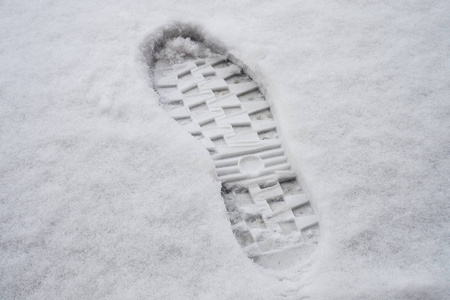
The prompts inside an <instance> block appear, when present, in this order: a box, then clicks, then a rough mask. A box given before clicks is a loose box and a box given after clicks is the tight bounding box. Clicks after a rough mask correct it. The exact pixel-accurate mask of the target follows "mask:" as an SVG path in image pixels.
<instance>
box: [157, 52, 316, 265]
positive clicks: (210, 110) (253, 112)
mask: <svg viewBox="0 0 450 300" xmlns="http://www.w3.org/2000/svg"><path fill="white" fill-rule="evenodd" d="M154 80H155V81H154V86H155V90H156V91H157V92H158V94H159V95H160V102H161V104H162V105H163V107H164V108H165V109H166V110H167V111H168V113H169V115H170V116H171V117H172V118H174V119H175V120H177V121H178V122H179V123H180V124H181V125H183V126H184V127H185V129H186V130H187V131H188V132H190V133H191V134H192V135H194V136H195V137H197V138H198V139H199V140H200V142H201V143H202V144H203V145H204V146H205V148H206V149H207V150H208V151H209V152H210V154H211V157H212V159H213V162H214V165H215V169H216V174H217V177H218V179H219V180H220V181H221V182H222V186H223V188H222V196H223V198H224V201H225V206H226V208H227V212H228V216H229V219H230V223H231V227H232V230H233V233H234V235H235V236H236V239H237V240H238V242H239V243H240V244H241V246H242V247H243V248H244V250H245V251H246V253H247V255H248V256H249V257H251V258H253V259H254V260H255V261H258V258H260V257H263V256H267V255H270V254H273V253H278V252H282V251H284V250H287V249H292V248H295V247H302V246H305V245H310V246H311V245H315V244H317V239H318V235H319V232H318V220H317V218H316V216H315V214H314V211H313V209H312V207H311V205H310V202H309V198H308V196H307V195H306V194H305V193H304V192H303V191H302V189H301V187H300V185H299V183H298V181H297V179H296V175H295V173H294V172H293V171H292V170H291V166H290V164H289V162H288V160H287V157H286V156H285V153H284V150H283V147H282V143H281V141H280V139H279V138H278V133H277V128H276V125H275V122H274V120H273V115H272V113H271V110H270V105H269V103H268V102H267V101H266V99H265V97H264V95H263V94H262V93H261V91H260V88H259V87H258V84H257V83H256V82H254V81H253V80H252V79H251V78H250V77H249V76H248V75H247V74H245V73H244V72H243V70H242V69H241V68H240V67H238V66H237V65H236V64H234V63H233V62H231V61H230V59H229V57H227V56H224V55H218V54H212V55H211V56H210V57H207V58H203V59H191V60H186V61H185V62H183V63H181V64H174V65H167V63H166V62H157V63H156V67H155V77H154Z"/></svg>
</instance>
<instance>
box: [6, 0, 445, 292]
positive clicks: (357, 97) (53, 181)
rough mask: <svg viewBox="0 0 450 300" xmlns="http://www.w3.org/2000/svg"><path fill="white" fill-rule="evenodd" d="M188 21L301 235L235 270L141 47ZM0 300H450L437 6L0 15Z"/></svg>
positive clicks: (63, 8) (224, 227)
mask: <svg viewBox="0 0 450 300" xmlns="http://www.w3.org/2000/svg"><path fill="white" fill-rule="evenodd" d="M172 21H180V22H194V23H195V24H196V25H198V26H200V28H202V29H203V30H204V31H205V32H206V34H207V35H208V36H209V37H212V38H215V39H217V40H218V41H220V42H222V43H223V44H224V45H225V46H226V47H227V48H228V50H229V51H230V53H232V54H233V55H235V56H236V57H237V58H238V59H240V60H241V61H242V62H244V63H246V64H247V65H248V66H249V67H250V68H251V69H252V70H253V71H254V72H255V74H256V75H255V76H256V77H257V78H256V79H257V80H258V81H259V82H260V83H262V84H263V85H264V87H265V89H266V90H267V93H268V99H269V101H270V102H271V104H272V105H273V111H274V113H275V117H276V118H277V119H278V121H279V125H280V127H281V130H282V131H281V132H282V134H283V139H284V141H285V143H286V146H287V147H288V149H289V152H290V154H291V155H290V158H291V159H292V160H293V162H294V165H295V169H296V171H297V172H298V173H299V175H300V177H301V180H302V181H303V185H304V188H305V189H306V190H307V191H308V192H309V193H310V195H311V197H312V200H313V204H314V206H315V208H316V211H317V214H318V216H319V217H320V225H321V238H320V243H319V247H318V249H317V251H316V252H315V254H314V255H313V256H312V257H311V259H310V260H309V261H308V263H307V264H306V265H299V264H297V263H296V262H295V261H293V262H292V268H290V269H288V270H284V271H272V270H268V269H264V268H262V267H260V266H258V265H257V264H255V263H253V262H252V261H251V260H249V259H248V258H247V257H246V256H245V254H244V252H243V250H242V249H241V248H240V246H239V245H238V244H237V241H236V240H235V238H234V236H233V234H232V232H231V230H230V224H229V222H228V219H227V216H226V213H225V208H224V205H223V201H222V198H221V196H220V183H219V182H217V181H216V179H215V177H214V169H213V165H212V162H211V160H210V157H209V155H208V152H207V151H206V150H205V149H204V148H203V147H202V146H201V145H200V143H199V142H197V141H196V140H195V139H194V138H193V137H191V136H190V135H189V134H188V133H186V132H184V131H183V130H182V129H181V128H180V126H179V125H178V124H177V123H176V122H175V121H173V120H172V119H171V118H170V117H168V115H167V114H166V112H165V111H164V110H163V109H162V108H161V107H160V106H159V105H158V97H157V94H156V93H155V92H154V90H153V89H152V87H151V82H150V79H149V76H148V67H147V66H146V65H145V62H144V59H143V54H142V50H141V49H142V45H143V43H144V41H145V40H146V39H147V38H148V37H149V35H151V34H154V33H155V32H158V30H159V28H160V27H161V26H165V25H167V24H169V23H170V22H172ZM0 28H1V30H0V70H1V72H0V246H1V247H0V299H450V286H449V282H450V263H449V260H450V245H449V243H450V224H449V223H450V217H449V215H450V199H449V198H450V196H449V195H450V180H449V178H450V59H449V53H450V2H449V1H446V0H442V1H425V0H420V1H294V0H287V1H283V2H281V1H280V2H274V1H256V0H247V1H241V0H240V1H237V0H236V1H185V2H182V1H173V0H164V1H153V0H152V1H101V0H99V1H79V0H78V1H69V0H67V1H50V0H47V1H38V0H36V1H10V0H5V1H1V2H0Z"/></svg>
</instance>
